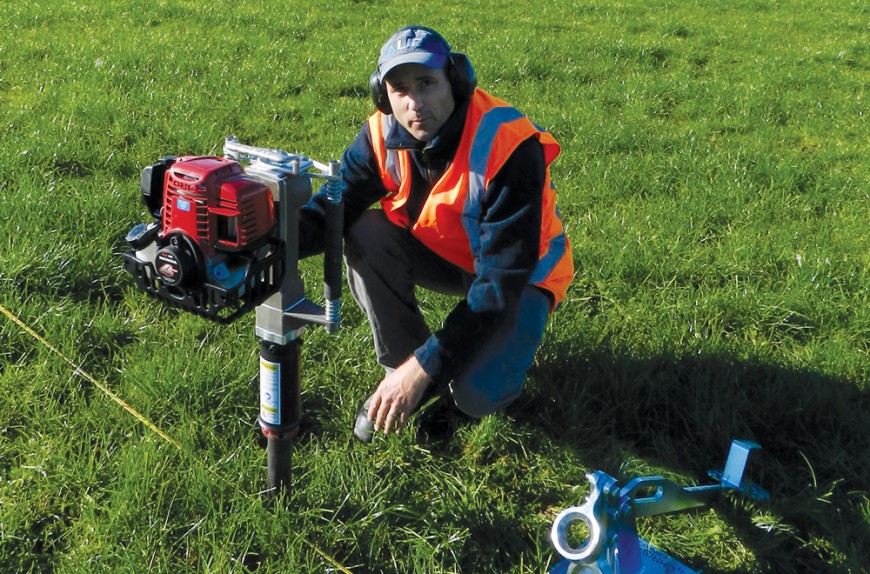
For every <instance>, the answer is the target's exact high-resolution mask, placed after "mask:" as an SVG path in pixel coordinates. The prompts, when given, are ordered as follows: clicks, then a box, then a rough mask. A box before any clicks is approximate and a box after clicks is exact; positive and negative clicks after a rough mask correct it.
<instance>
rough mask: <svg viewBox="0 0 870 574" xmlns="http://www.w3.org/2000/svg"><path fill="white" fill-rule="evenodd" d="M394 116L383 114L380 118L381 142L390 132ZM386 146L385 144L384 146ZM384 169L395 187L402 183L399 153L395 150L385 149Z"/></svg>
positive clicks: (394, 119)
mask: <svg viewBox="0 0 870 574" xmlns="http://www.w3.org/2000/svg"><path fill="white" fill-rule="evenodd" d="M395 121H396V118H395V117H394V116H392V115H389V116H388V115H386V114H384V117H383V119H382V120H381V129H382V130H383V136H384V137H383V141H381V144H383V143H384V142H385V141H386V139H387V134H389V133H390V130H391V129H392V127H393V124H394V122H395ZM384 147H386V146H384ZM386 164H387V165H386V166H385V167H386V170H387V173H389V174H390V177H391V178H392V179H393V183H395V184H396V187H400V186H401V185H402V180H401V179H400V178H399V154H397V153H396V151H395V150H390V149H388V150H387V159H386Z"/></svg>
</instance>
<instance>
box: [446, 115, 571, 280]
mask: <svg viewBox="0 0 870 574" xmlns="http://www.w3.org/2000/svg"><path fill="white" fill-rule="evenodd" d="M522 117H524V116H523V114H522V113H521V112H520V111H519V110H517V109H515V108H510V107H501V108H493V109H491V110H490V111H488V112H487V113H486V114H484V116H483V118H481V120H480V125H479V126H478V128H477V133H475V135H474V141H473V142H472V144H471V152H470V154H469V158H468V166H469V172H470V173H469V178H468V195H467V196H466V198H465V207H464V209H463V211H462V227H463V228H464V229H465V233H466V235H467V236H468V241H469V243H470V245H471V253H472V254H473V255H474V258H475V259H478V258H479V257H480V235H481V230H480V213H481V207H482V199H483V194H484V193H485V192H486V164H487V163H488V161H489V154H490V151H491V150H492V144H493V142H494V141H495V136H496V134H497V133H498V130H499V128H500V127H501V126H502V124H506V123H509V122H512V121H515V120H518V119H520V118H522ZM533 125H534V124H533ZM535 128H536V129H538V131H541V132H543V131H544V130H542V129H540V128H538V127H537V126H535ZM550 187H551V188H553V184H552V182H551V183H550ZM542 191H543V190H542ZM556 217H557V218H558V219H559V221H561V220H562V216H561V215H560V214H559V211H558V209H557V210H556ZM566 250H567V238H566V237H565V234H564V233H560V234H559V235H556V236H554V237H552V238H550V242H549V244H548V246H547V253H546V254H545V255H544V257H542V258H541V259H540V260H539V261H538V264H537V265H536V266H535V270H534V271H533V273H532V277H531V279H530V282H531V283H540V282H542V281H544V280H545V279H546V278H547V276H548V275H549V274H550V272H551V271H552V270H553V269H555V267H556V265H557V264H558V263H559V260H560V259H562V256H564V255H565V253H566Z"/></svg>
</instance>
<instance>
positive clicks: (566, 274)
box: [300, 26, 574, 442]
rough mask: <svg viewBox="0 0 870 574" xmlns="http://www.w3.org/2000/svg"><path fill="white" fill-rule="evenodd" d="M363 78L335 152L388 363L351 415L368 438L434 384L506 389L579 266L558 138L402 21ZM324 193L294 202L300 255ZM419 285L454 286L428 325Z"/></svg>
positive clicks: (506, 395)
mask: <svg viewBox="0 0 870 574" xmlns="http://www.w3.org/2000/svg"><path fill="white" fill-rule="evenodd" d="M370 87H371V92H372V98H373V100H374V103H375V106H376V107H377V111H376V112H375V113H374V114H373V115H372V116H371V117H370V118H369V119H368V121H367V122H366V123H365V124H364V125H363V126H362V129H361V130H360V132H359V135H358V136H357V138H356V140H355V141H354V142H353V143H352V144H351V145H350V146H349V147H348V148H347V150H346V151H345V152H344V155H343V157H342V178H343V180H344V183H345V193H344V221H345V261H346V263H347V269H348V282H349V285H350V291H351V293H352V294H353V297H354V299H355V300H356V302H357V303H358V304H359V305H360V307H361V308H362V309H363V310H364V311H365V313H366V315H367V316H368V319H369V323H370V325H371V329H372V334H373V339H374V344H375V351H376V353H377V359H378V363H379V364H380V365H382V366H383V367H384V369H385V370H386V376H385V377H384V378H383V380H381V382H380V384H378V385H377V386H376V388H375V389H374V392H373V393H372V395H371V396H370V397H369V398H368V399H367V400H366V401H365V402H364V404H363V406H362V408H361V409H360V411H359V414H358V415H357V419H356V421H355V424H354V435H355V436H356V437H357V438H359V439H360V440H362V441H364V442H370V441H371V439H372V436H373V434H374V432H375V431H383V432H384V433H387V434H389V433H390V432H392V431H395V432H399V431H401V430H402V428H403V427H404V426H405V424H406V423H407V421H408V417H409V416H410V415H411V414H412V413H414V412H415V410H417V409H418V408H419V407H420V406H421V405H422V404H423V403H424V402H426V399H427V397H429V396H433V395H439V396H441V397H443V400H444V401H445V403H444V404H445V405H447V407H448V408H452V409H458V411H459V412H461V413H464V414H465V415H468V416H470V417H475V418H479V417H482V416H485V415H487V414H490V413H492V412H494V411H496V410H498V409H500V408H502V407H504V406H506V405H507V404H509V403H510V402H511V401H513V400H514V399H516V398H517V396H519V394H520V391H521V389H522V386H523V382H524V380H525V374H526V371H527V370H528V369H529V367H530V366H531V364H532V361H533V359H534V355H535V351H536V350H537V348H538V346H539V345H540V342H541V338H542V336H543V332H544V326H545V323H546V321H547V317H548V316H549V314H550V313H551V312H552V311H554V310H555V309H556V307H557V306H558V305H559V303H560V302H561V301H562V299H563V298H564V297H565V292H566V290H567V288H568V284H569V282H570V281H571V278H572V276H573V272H574V270H573V263H572V258H571V249H570V245H569V243H568V239H567V237H566V236H565V233H564V231H563V228H562V222H561V219H560V216H559V213H558V211H557V209H556V205H555V191H554V188H553V186H552V184H551V182H550V173H549V165H550V163H551V162H552V161H553V160H554V159H555V158H556V156H557V155H558V154H559V151H560V148H559V144H558V143H556V141H555V139H554V138H553V137H552V136H551V135H550V134H549V133H547V132H546V131H543V130H542V129H541V128H539V127H538V126H536V125H535V124H533V123H532V122H531V121H529V119H527V118H526V117H525V116H524V115H523V114H521V113H520V112H518V111H517V110H516V109H514V108H513V107H511V106H510V105H509V104H507V103H506V102H504V101H501V100H499V99H497V98H495V97H493V96H491V95H490V94H488V93H486V92H485V91H483V90H481V89H479V88H477V85H476V80H475V74H474V70H473V68H472V66H471V64H470V62H469V61H468V59H467V58H466V57H465V56H464V55H463V54H459V53H455V52H453V51H452V50H451V48H450V46H449V44H448V43H447V42H446V40H444V38H443V37H442V36H441V35H440V34H438V33H437V32H435V31H434V30H431V29H429V28H425V27H422V26H409V27H405V28H402V29H401V30H399V31H397V32H396V33H395V34H393V35H392V36H391V37H390V39H389V40H388V41H387V43H386V44H384V45H383V47H382V48H381V52H380V57H379V58H378V69H377V70H376V71H375V72H373V73H372V75H371V78H370ZM324 202H325V194H324V193H323V192H321V193H319V194H317V195H315V196H314V197H313V198H312V200H311V201H310V202H309V203H308V205H306V206H305V207H304V208H303V209H302V210H301V213H300V220H301V221H300V255H301V256H308V255H312V254H314V253H318V252H320V251H321V250H322V236H323V233H322V232H323V227H324V219H323V213H324V210H323V207H322V206H323V204H324ZM376 203H380V207H381V208H380V209H369V208H370V207H371V206H372V205H374V204H376ZM417 286H419V287H422V288H425V289H431V290H434V291H437V292H441V293H447V294H451V295H457V296H459V297H462V299H461V300H460V301H459V302H458V303H457V304H456V306H455V307H454V308H453V310H452V311H451V312H450V313H449V315H448V316H447V317H446V319H445V320H444V323H443V326H442V328H441V329H440V330H439V331H437V332H436V333H434V334H433V333H431V332H430V330H429V328H428V327H427V326H426V323H425V321H424V319H423V316H422V314H421V312H420V309H419V307H418V304H417V299H416V296H415V288H416V287H417Z"/></svg>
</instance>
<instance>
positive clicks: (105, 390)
mask: <svg viewBox="0 0 870 574" xmlns="http://www.w3.org/2000/svg"><path fill="white" fill-rule="evenodd" d="M0 311H2V312H3V314H4V315H6V316H7V317H9V318H10V319H11V320H12V321H13V322H14V323H15V324H16V325H18V326H19V327H21V328H22V329H24V330H25V331H26V332H27V333H28V334H29V335H30V336H31V337H33V338H34V339H36V340H37V341H39V342H40V343H41V344H43V345H44V346H45V347H46V348H47V349H48V350H50V351H51V352H52V353H54V354H55V355H57V356H58V357H60V358H61V359H63V360H64V361H65V362H66V363H67V364H68V365H69V366H71V367H72V368H73V369H75V374H78V375H81V376H83V377H84V378H85V379H87V380H88V381H90V382H91V383H92V384H93V385H94V386H96V387H97V388H98V389H100V390H101V391H103V393H105V394H106V396H108V397H109V398H111V399H112V400H113V401H115V402H116V403H118V404H119V405H121V407H122V408H123V409H124V410H125V411H127V412H128V413H130V414H131V415H133V416H134V417H136V419H137V420H138V421H139V422H141V423H142V424H144V425H145V426H146V427H148V428H149V429H151V430H152V431H154V432H155V433H157V434H158V435H159V436H160V438H162V439H163V440H165V441H166V442H168V443H170V444H171V445H172V446H174V447H175V448H177V449H178V450H180V451H184V449H183V448H182V447H181V445H179V444H178V443H177V442H175V441H174V440H173V439H172V437H170V436H169V435H168V434H166V433H165V432H163V431H162V430H160V429H159V428H157V425H155V424H154V423H152V422H151V421H149V420H148V419H147V418H145V416H144V415H143V414H142V413H140V412H139V411H137V410H136V409H134V408H133V407H131V406H130V405H129V404H127V402H126V401H124V399H122V398H121V397H119V396H118V395H116V394H115V393H114V392H113V391H112V390H111V389H110V388H109V387H107V386H106V385H105V384H103V383H101V382H100V381H98V380H97V379H95V378H94V377H93V376H91V375H90V374H89V373H88V372H87V371H84V370H83V369H82V368H81V367H79V366H78V365H76V364H75V363H74V362H73V361H72V359H70V358H69V357H67V356H66V355H64V354H63V353H62V352H60V350H58V349H57V348H55V347H54V346H53V345H52V344H51V343H49V342H48V341H46V340H45V339H44V338H43V337H42V336H41V335H40V334H39V333H37V332H36V331H34V330H33V329H31V328H30V327H29V326H27V324H25V323H24V321H22V320H21V319H19V318H18V317H17V316H16V315H15V314H14V313H12V312H11V311H9V310H8V309H7V308H6V307H4V306H3V305H0ZM188 454H189V453H188ZM208 470H209V472H210V473H211V474H212V475H213V476H215V477H216V478H218V479H219V480H225V479H223V477H221V476H220V475H218V474H217V473H216V472H215V471H214V469H211V468H209V469H208ZM233 486H234V487H235V488H237V489H238V485H237V484H235V483H233ZM300 539H301V540H302V542H304V543H305V544H306V545H308V546H309V547H310V548H311V549H312V550H314V551H315V552H317V553H318V554H320V556H322V557H323V558H324V559H325V560H327V561H328V562H329V563H330V564H332V566H333V567H335V568H337V569H338V570H340V571H341V572H344V573H345V574H353V572H351V571H350V570H348V569H347V568H346V567H345V566H343V565H342V564H341V563H340V562H339V561H338V560H336V559H335V558H333V557H332V556H330V555H329V554H327V553H326V552H324V551H323V550H322V549H320V548H319V547H318V546H317V545H315V544H313V543H311V542H310V541H308V540H307V539H305V538H304V537H301V536H300Z"/></svg>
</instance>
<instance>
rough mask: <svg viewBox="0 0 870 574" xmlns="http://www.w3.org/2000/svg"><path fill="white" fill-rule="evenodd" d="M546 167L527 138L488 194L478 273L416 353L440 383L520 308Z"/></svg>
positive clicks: (533, 261)
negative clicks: (464, 294) (442, 321)
mask: <svg viewBox="0 0 870 574" xmlns="http://www.w3.org/2000/svg"><path fill="white" fill-rule="evenodd" d="M545 176H546V167H545V163H544V153H543V149H542V147H541V145H540V143H539V142H538V140H537V138H534V137H532V138H530V139H528V140H526V141H525V142H523V143H522V144H521V145H520V146H519V147H518V148H517V149H516V150H515V151H514V153H513V154H512V155H511V157H510V158H509V159H508V161H507V162H506V163H505V165H504V166H503V167H502V169H501V170H500V171H499V173H498V174H496V176H495V177H494V178H493V179H492V181H491V182H490V184H489V186H488V187H487V189H486V193H485V194H484V199H483V205H482V215H481V218H482V219H481V226H480V227H481V236H480V246H481V249H480V256H479V258H478V260H477V261H476V262H475V269H476V277H475V279H474V282H473V283H472V285H471V288H470V289H469V291H468V293H467V295H466V297H465V299H463V300H462V301H460V302H459V303H458V304H457V305H456V306H455V307H454V308H453V310H452V311H451V312H450V314H449V315H448V316H447V318H446V319H445V320H444V324H443V326H442V328H441V329H440V330H439V331H437V332H436V333H434V334H433V335H432V336H431V337H430V338H429V339H428V340H427V341H426V343H424V344H423V345H422V346H421V347H420V348H418V349H417V350H416V352H415V353H414V355H415V356H416V358H417V360H418V361H419V362H420V364H421V366H422V367H423V370H425V371H426V373H427V374H428V375H429V376H430V377H432V379H433V380H434V382H435V383H436V384H438V385H446V384H447V383H449V382H450V381H451V380H452V379H454V378H456V376H458V375H459V374H460V373H461V372H462V371H463V370H464V369H465V368H466V366H467V365H468V364H469V362H470V360H471V358H472V357H473V352H474V350H475V349H480V348H481V347H483V346H484V345H485V344H486V343H487V342H488V341H489V340H490V339H491V338H492V337H493V335H495V334H496V333H497V332H498V331H499V330H500V329H501V328H502V326H503V324H504V323H505V321H506V320H507V319H508V318H509V316H510V314H511V313H512V311H513V310H514V309H515V308H516V306H517V304H518V302H519V299H520V296H521V294H522V292H523V290H524V289H525V288H526V286H527V285H528V284H529V280H530V278H531V275H532V272H533V271H534V268H535V266H536V265H537V262H538V250H539V243H540V236H541V213H542V204H543V194H542V193H541V190H542V189H543V187H544V181H545Z"/></svg>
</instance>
